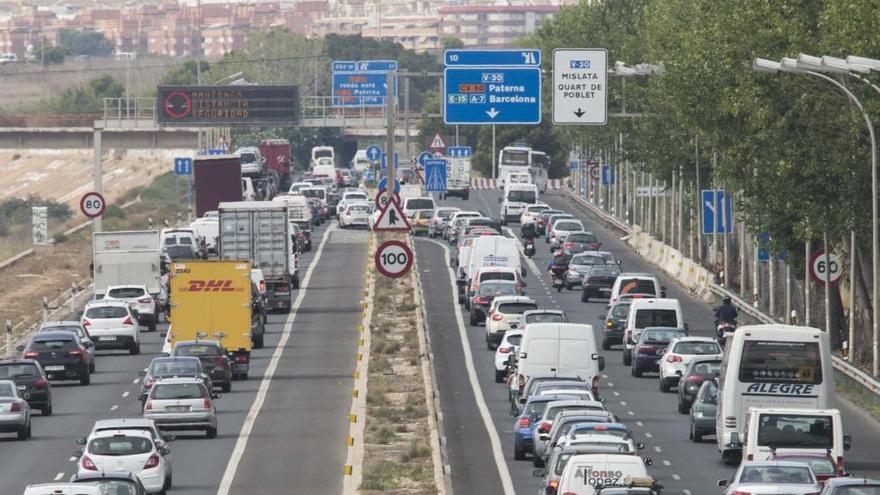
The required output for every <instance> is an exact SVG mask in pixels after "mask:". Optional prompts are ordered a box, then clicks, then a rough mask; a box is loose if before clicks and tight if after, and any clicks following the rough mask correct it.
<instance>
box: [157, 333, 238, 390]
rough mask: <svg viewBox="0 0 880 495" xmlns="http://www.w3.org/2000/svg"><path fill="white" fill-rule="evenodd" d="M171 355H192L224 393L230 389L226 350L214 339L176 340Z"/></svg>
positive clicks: (229, 371)
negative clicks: (198, 360)
mask: <svg viewBox="0 0 880 495" xmlns="http://www.w3.org/2000/svg"><path fill="white" fill-rule="evenodd" d="M171 356H172V357H177V356H193V357H197V358H199V359H200V360H201V361H202V367H203V368H204V369H205V373H206V374H207V375H208V376H210V377H211V382H212V383H213V384H214V385H216V386H219V387H220V389H221V390H223V392H224V393H226V392H229V391H230V390H232V363H230V362H229V356H228V355H227V353H226V350H225V349H224V348H223V347H221V346H220V343H219V342H217V341H216V340H191V341H184V342H178V343H177V344H175V345H174V350H172V351H171Z"/></svg>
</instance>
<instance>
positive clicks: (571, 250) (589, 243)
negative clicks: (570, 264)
mask: <svg viewBox="0 0 880 495" xmlns="http://www.w3.org/2000/svg"><path fill="white" fill-rule="evenodd" d="M600 247H602V243H601V242H599V239H598V238H597V237H596V234H594V233H592V232H589V231H585V232H572V233H570V234H568V236H566V237H565V242H563V243H562V246H561V249H562V252H563V253H565V254H566V256H573V255H575V254H578V253H583V252H584V251H595V250H597V249H599V248H600Z"/></svg>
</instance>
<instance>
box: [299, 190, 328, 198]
mask: <svg viewBox="0 0 880 495" xmlns="http://www.w3.org/2000/svg"><path fill="white" fill-rule="evenodd" d="M301 192H302V195H303V196H305V197H307V198H316V199H323V198H324V191H322V190H321V189H303V190H302V191H301Z"/></svg>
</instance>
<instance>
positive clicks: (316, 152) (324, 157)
mask: <svg viewBox="0 0 880 495" xmlns="http://www.w3.org/2000/svg"><path fill="white" fill-rule="evenodd" d="M309 165H310V166H311V167H312V168H314V167H315V166H316V165H331V166H334V167H335V166H336V152H335V151H334V150H333V147H332V146H315V147H313V148H312V159H311V161H310V162H309Z"/></svg>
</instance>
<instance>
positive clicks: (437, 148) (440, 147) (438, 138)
mask: <svg viewBox="0 0 880 495" xmlns="http://www.w3.org/2000/svg"><path fill="white" fill-rule="evenodd" d="M428 149H429V150H431V151H433V152H434V153H443V152H445V151H446V141H444V140H443V136H442V135H441V134H440V133H439V132H438V133H437V134H434V139H432V140H431V144H430V146H428Z"/></svg>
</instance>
